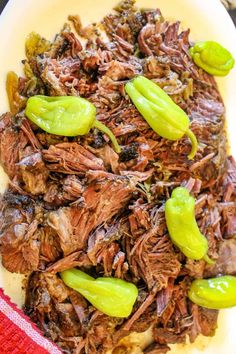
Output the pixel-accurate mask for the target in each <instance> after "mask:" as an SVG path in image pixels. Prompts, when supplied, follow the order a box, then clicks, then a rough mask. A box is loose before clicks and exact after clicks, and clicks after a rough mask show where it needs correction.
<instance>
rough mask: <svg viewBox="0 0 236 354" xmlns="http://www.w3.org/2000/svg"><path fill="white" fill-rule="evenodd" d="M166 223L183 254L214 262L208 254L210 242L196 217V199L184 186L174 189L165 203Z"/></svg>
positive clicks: (172, 238)
mask: <svg viewBox="0 0 236 354" xmlns="http://www.w3.org/2000/svg"><path fill="white" fill-rule="evenodd" d="M165 217H166V224H167V228H168V231H169V235H170V238H171V240H172V242H173V243H174V244H175V245H176V246H177V247H178V248H179V249H180V250H181V251H182V252H183V254H184V255H185V256H186V257H188V258H190V259H194V260H199V259H202V258H203V259H204V260H205V261H206V262H208V263H213V261H211V260H210V258H209V257H208V256H207V251H208V242H207V239H206V238H205V237H204V236H203V235H202V233H201V232H200V230H199V228H198V225H197V222H196V219H195V199H194V198H193V197H192V196H191V195H190V194H189V191H188V190H187V189H186V188H184V187H177V188H175V189H174V190H173V192H172V194H171V198H170V199H168V200H167V202H166V204H165Z"/></svg>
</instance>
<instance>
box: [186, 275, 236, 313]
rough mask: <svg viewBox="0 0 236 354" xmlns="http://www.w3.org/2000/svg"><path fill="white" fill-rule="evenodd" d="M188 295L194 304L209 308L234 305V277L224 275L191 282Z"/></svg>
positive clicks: (235, 278)
mask: <svg viewBox="0 0 236 354" xmlns="http://www.w3.org/2000/svg"><path fill="white" fill-rule="evenodd" d="M188 297H189V298H190V300H191V301H192V302H194V303H195V304H197V305H199V306H202V307H207V308H209V309H216V310H217V309H224V308H228V307H233V306H236V277H233V276H231V275H225V276H221V277H218V278H211V279H196V280H194V281H193V282H192V284H191V287H190V290H189V293H188Z"/></svg>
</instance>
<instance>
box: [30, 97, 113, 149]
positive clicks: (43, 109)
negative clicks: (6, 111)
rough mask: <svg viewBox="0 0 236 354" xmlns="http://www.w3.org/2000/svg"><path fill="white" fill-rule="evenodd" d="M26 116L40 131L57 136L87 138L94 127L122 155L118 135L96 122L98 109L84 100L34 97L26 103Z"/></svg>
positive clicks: (79, 98) (78, 98)
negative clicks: (107, 137) (102, 133)
mask: <svg viewBox="0 0 236 354" xmlns="http://www.w3.org/2000/svg"><path fill="white" fill-rule="evenodd" d="M25 114H26V116H27V117H28V118H29V119H30V120H31V121H32V122H34V123H35V124H36V125H38V126H39V127H40V128H41V129H43V130H44V131H46V132H48V133H51V134H56V135H64V136H76V135H85V134H88V132H89V131H90V129H91V128H97V129H99V130H101V131H102V132H104V133H105V134H107V135H108V136H109V138H110V139H111V141H112V143H113V145H114V148H115V150H116V152H118V153H119V152H120V146H119V144H118V142H117V140H116V138H115V136H114V135H113V133H112V132H111V130H110V129H109V128H108V127H106V126H105V125H104V124H102V123H101V122H99V121H98V120H96V107H95V106H94V105H93V104H92V103H90V102H89V101H88V100H86V99H85V98H82V97H76V96H56V97H49V96H42V95H37V96H33V97H30V98H29V99H28V101H27V105H26V109H25Z"/></svg>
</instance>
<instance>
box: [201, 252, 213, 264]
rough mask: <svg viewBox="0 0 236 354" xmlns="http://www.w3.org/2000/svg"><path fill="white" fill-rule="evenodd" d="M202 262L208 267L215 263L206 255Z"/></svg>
mask: <svg viewBox="0 0 236 354" xmlns="http://www.w3.org/2000/svg"><path fill="white" fill-rule="evenodd" d="M203 259H204V261H205V262H206V263H208V264H210V265H212V264H215V261H214V260H213V259H211V258H210V257H209V256H208V255H207V254H205V256H204V257H203Z"/></svg>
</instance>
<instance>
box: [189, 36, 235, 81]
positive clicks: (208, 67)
mask: <svg viewBox="0 0 236 354" xmlns="http://www.w3.org/2000/svg"><path fill="white" fill-rule="evenodd" d="M189 52H190V55H191V57H192V58H193V61H194V62H195V64H196V65H197V66H199V67H200V68H202V69H204V70H205V71H206V72H208V73H209V74H211V75H215V76H226V75H228V73H229V72H230V70H231V69H232V68H233V66H234V63H235V60H234V58H233V56H232V54H231V53H230V52H229V51H228V50H227V49H226V48H224V47H222V46H221V45H220V44H219V43H217V42H214V41H205V42H198V43H196V44H195V45H194V46H193V47H192V48H190V50H189Z"/></svg>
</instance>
